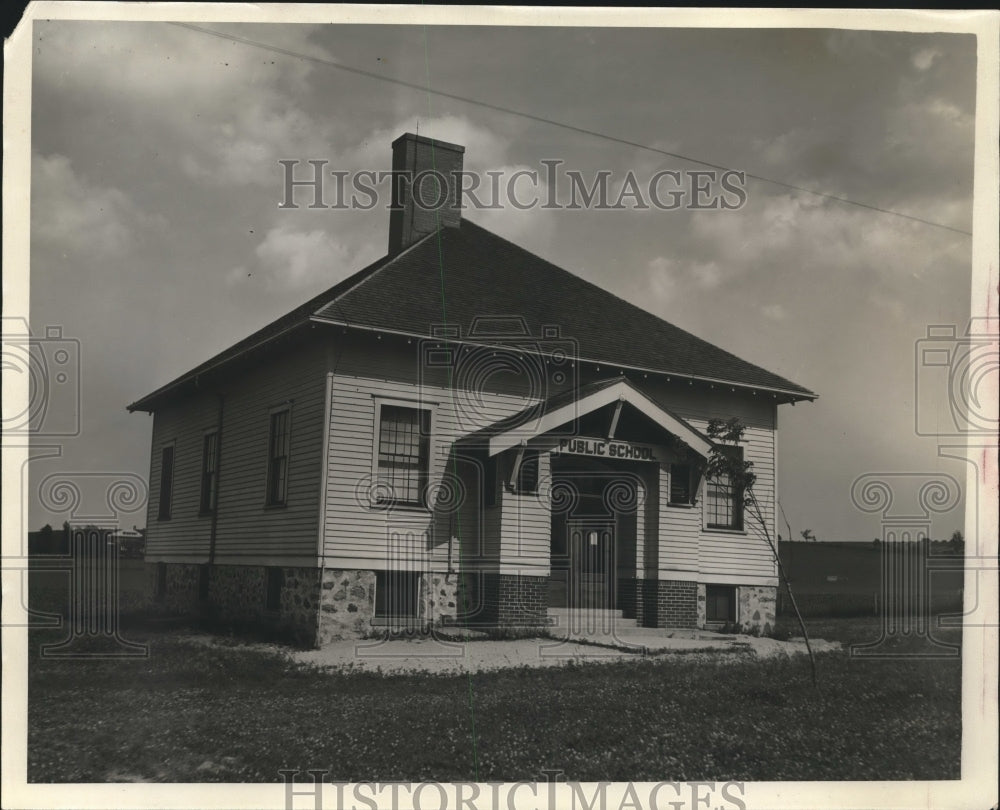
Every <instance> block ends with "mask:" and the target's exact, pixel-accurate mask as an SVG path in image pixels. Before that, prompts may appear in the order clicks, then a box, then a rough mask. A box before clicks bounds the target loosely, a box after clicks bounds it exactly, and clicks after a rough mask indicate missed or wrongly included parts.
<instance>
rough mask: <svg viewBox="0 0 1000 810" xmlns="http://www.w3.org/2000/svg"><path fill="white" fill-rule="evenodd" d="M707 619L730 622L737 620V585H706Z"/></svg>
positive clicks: (709, 620)
mask: <svg viewBox="0 0 1000 810" xmlns="http://www.w3.org/2000/svg"><path fill="white" fill-rule="evenodd" d="M705 621H707V622H718V623H725V622H729V623H730V624H732V623H734V622H735V621H736V587H735V586H734V585H706V586H705Z"/></svg>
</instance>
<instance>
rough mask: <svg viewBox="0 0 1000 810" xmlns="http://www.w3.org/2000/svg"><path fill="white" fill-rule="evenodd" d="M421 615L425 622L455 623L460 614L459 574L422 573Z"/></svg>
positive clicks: (437, 623) (436, 623) (438, 624)
mask: <svg viewBox="0 0 1000 810" xmlns="http://www.w3.org/2000/svg"><path fill="white" fill-rule="evenodd" d="M419 615H420V618H421V619H422V620H423V621H424V622H426V623H428V624H433V625H435V626H441V625H446V624H455V620H456V618H457V616H458V574H441V573H429V574H422V575H421V577H420V613H419Z"/></svg>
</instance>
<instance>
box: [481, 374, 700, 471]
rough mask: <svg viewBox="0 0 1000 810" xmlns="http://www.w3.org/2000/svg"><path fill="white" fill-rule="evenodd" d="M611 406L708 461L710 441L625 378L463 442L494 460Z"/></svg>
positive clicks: (560, 398)
mask: <svg viewBox="0 0 1000 810" xmlns="http://www.w3.org/2000/svg"><path fill="white" fill-rule="evenodd" d="M615 402H622V403H627V404H628V405H631V406H632V407H633V408H635V409H636V410H637V411H639V412H640V413H642V414H643V415H645V416H647V417H648V418H649V419H651V420H652V421H653V422H655V423H656V424H658V425H659V426H660V427H662V428H663V429H664V430H666V431H667V432H668V433H671V434H673V435H674V436H677V437H678V438H679V439H681V440H683V441H684V442H685V443H686V444H687V445H688V446H689V447H690V448H691V449H692V450H694V452H696V453H697V454H698V455H700V456H702V457H703V458H707V457H708V454H709V452H710V451H711V449H712V446H713V445H712V440H711V439H709V438H708V437H707V436H706V435H705V434H704V433H702V432H701V431H699V430H697V429H696V428H695V427H693V426H692V425H690V424H688V423H687V422H686V421H685V420H683V419H682V418H681V417H679V416H677V415H676V414H674V413H671V412H670V411H669V410H667V409H666V408H664V407H663V406H662V405H660V404H659V403H658V402H656V401H655V400H654V399H652V398H651V397H649V396H648V395H647V394H645V393H643V392H642V391H640V390H639V389H638V388H636V387H635V386H634V385H632V383H631V382H629V381H628V380H627V379H626V378H625V377H612V378H610V379H608V380H602V381H600V382H596V383H590V384H589V385H585V386H582V387H581V388H579V389H575V390H569V391H564V392H562V393H561V394H556V395H554V396H552V397H550V398H549V399H547V400H544V401H543V402H540V403H537V404H535V405H531V406H529V407H528V408H525V409H524V410H523V411H519V412H518V413H516V414H513V415H512V416H508V417H506V418H505V419H501V420H500V421H499V422H495V423H494V424H492V425H489V426H487V427H485V428H482V429H480V430H478V431H476V432H475V433H472V434H470V435H469V436H468V437H466V440H467V441H471V442H476V441H480V442H482V444H484V445H485V446H486V447H487V452H488V454H489V455H490V456H495V455H497V454H498V453H502V452H503V451H504V450H509V449H510V448H511V447H516V446H517V445H520V444H522V443H524V442H526V441H528V440H530V439H534V438H536V437H538V436H541V435H543V434H545V433H548V432H549V431H551V430H555V429H556V428H558V427H561V426H562V425H565V424H566V423H568V422H571V421H573V420H574V419H576V418H578V417H580V416H584V415H585V414H588V413H592V412H593V411H596V410H598V409H600V408H603V407H606V406H607V405H611V404H613V403H615Z"/></svg>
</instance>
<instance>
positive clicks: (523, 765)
mask: <svg viewBox="0 0 1000 810" xmlns="http://www.w3.org/2000/svg"><path fill="white" fill-rule="evenodd" d="M810 627H811V632H812V634H814V635H816V636H818V637H823V638H828V639H838V640H840V641H842V642H846V643H851V642H855V643H857V642H864V641H870V640H874V639H875V638H877V637H878V632H877V624H876V623H875V621H874V620H871V621H867V620H856V619H837V620H827V621H824V622H817V621H813V622H810ZM941 635H942V636H943V637H948V638H949V640H952V641H957V640H958V638H959V634H958V633H957V632H956V631H950V632H948V633H942V634H941ZM128 636H129V638H131V639H133V640H138V639H139V638H140V637H141V638H142V640H143V641H145V642H147V643H149V644H150V647H151V649H150V657H149V658H148V659H140V660H124V661H123V660H118V661H114V660H109V661H100V660H95V661H86V660H54V659H41V658H38V657H37V650H38V644H39V643H41V642H42V641H43V640H48V639H43V638H42V634H41V633H40V632H39V633H33V634H32V650H33V658H32V661H31V663H30V665H29V739H28V778H29V781H32V782H104V781H124V780H140V781H166V782H202V781H204V782H208V781H219V782H257V781H264V782H278V781H281V776H280V775H279V773H278V771H279V769H281V768H298V769H302V770H305V769H310V768H311V769H317V768H318V769H328V770H329V775H328V777H327V779H328V780H331V781H332V780H351V781H360V780H372V781H376V780H377V781H389V780H414V781H416V780H431V779H433V780H439V781H457V780H478V781H486V780H504V781H510V780H519V779H525V780H532V781H535V780H544V776H543V775H542V772H543V771H544V770H551V769H561V770H562V771H563V772H564V774H565V778H566V779H572V780H581V781H591V780H602V779H603V780H614V781H623V780H630V779H631V780H695V779H698V780H711V781H725V780H731V779H732V780H754V781H756V780H823V779H830V780H843V779H957V778H959V776H960V773H959V765H960V743H961V708H960V691H961V688H960V687H961V672H960V664H959V662H958V661H957V660H952V661H942V660H937V661H935V660H907V659H896V660H894V659H876V660H857V659H852V658H850V657H849V656H847V655H846V654H842V653H826V654H823V655H821V656H820V657H819V668H820V689H819V690H818V691H816V690H814V689H813V688H812V686H811V683H810V680H809V671H808V663H807V659H806V658H805V657H798V658H794V659H774V660H763V661H762V660H753V659H748V660H739V661H735V662H734V661H732V660H728V661H726V662H725V663H723V662H721V661H716V660H703V659H699V660H695V659H693V658H692V657H691V656H674V657H670V656H667V657H660V658H656V659H649V660H639V661H636V662H635V663H632V662H627V663H620V664H591V665H586V666H567V667H565V668H559V669H534V670H533V669H523V668H522V669H513V670H505V671H501V672H493V673H482V674H477V675H473V676H471V677H468V676H464V675H462V676H446V677H432V676H428V675H420V674H413V675H400V676H392V677H385V676H381V675H376V674H365V673H358V672H355V673H345V674H330V673H325V672H320V671H317V670H314V669H311V668H308V667H305V666H301V665H295V664H290V663H288V662H287V661H286V660H285V659H284V658H283V657H282V656H280V655H277V654H268V653H263V652H260V651H257V650H251V649H247V648H245V647H241V646H239V645H234V646H214V647H206V646H204V645H198V644H194V643H191V642H185V641H183V639H182V638H177V637H174V636H172V635H170V634H168V633H164V632H158V633H146V634H145V635H144V636H142V634H141V633H140V632H139V631H137V630H136V631H129V633H128ZM473 715H474V718H475V725H474V726H473Z"/></svg>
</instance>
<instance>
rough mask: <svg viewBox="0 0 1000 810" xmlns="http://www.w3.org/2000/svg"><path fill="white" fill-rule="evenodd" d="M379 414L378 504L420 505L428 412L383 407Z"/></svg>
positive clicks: (427, 450)
mask: <svg viewBox="0 0 1000 810" xmlns="http://www.w3.org/2000/svg"><path fill="white" fill-rule="evenodd" d="M379 410H380V416H379V431H378V483H379V484H380V487H379V489H380V491H381V494H380V495H379V503H388V502H393V503H401V504H412V505H423V501H424V490H425V489H426V487H427V471H428V466H429V462H430V427H431V412H430V411H427V410H422V409H419V408H407V407H402V406H399V405H385V404H383V405H381V406H380V409H379Z"/></svg>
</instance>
